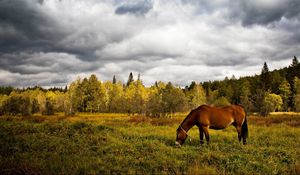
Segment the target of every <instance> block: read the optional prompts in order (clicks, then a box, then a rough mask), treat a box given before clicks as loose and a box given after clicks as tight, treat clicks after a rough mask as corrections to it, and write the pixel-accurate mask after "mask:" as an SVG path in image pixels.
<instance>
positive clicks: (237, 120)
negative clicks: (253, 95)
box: [175, 105, 248, 146]
mask: <svg viewBox="0 0 300 175" xmlns="http://www.w3.org/2000/svg"><path fill="white" fill-rule="evenodd" d="M194 125H196V126H198V128H199V134H200V144H203V143H204V141H203V133H204V134H205V138H206V141H207V144H209V133H208V129H209V128H211V129H225V128H226V127H228V126H230V125H233V126H235V128H236V130H237V133H238V139H239V141H241V139H242V138H243V144H244V145H245V144H246V138H247V137H248V126H247V120H246V113H245V110H244V108H243V107H241V106H238V105H231V106H227V107H223V108H218V107H213V106H208V105H202V106H199V107H198V108H197V109H194V110H192V111H191V112H190V113H189V115H188V116H187V117H186V118H185V119H184V120H183V122H182V123H181V124H180V125H179V127H178V129H177V137H176V142H175V144H176V146H181V145H182V144H183V143H184V141H185V140H186V138H187V137H188V134H187V132H188V130H189V129H191V128H192V127H193V126H194Z"/></svg>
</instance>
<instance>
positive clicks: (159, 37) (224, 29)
mask: <svg viewBox="0 0 300 175" xmlns="http://www.w3.org/2000/svg"><path fill="white" fill-rule="evenodd" d="M299 28H300V2H299V1H297V0H288V1H284V2H281V1H278V0H276V1H269V0H257V1H251V2H248V1H239V2H235V1H232V0H227V1H213V2H212V1H206V0H201V1H194V0H176V1H159V0H139V1H119V0H105V1H101V2H99V1H95V0H85V1H84V0H77V1H74V0H53V1H44V0H18V1H10V0H4V1H2V2H1V3H0V80H1V81H0V86H13V87H34V86H41V87H48V88H51V87H64V86H66V85H68V84H69V83H70V82H72V81H74V80H76V79H77V77H81V78H84V77H88V76H90V75H91V74H95V75H96V76H97V77H98V79H100V80H102V81H111V80H112V77H113V75H115V76H116V78H117V80H118V81H121V82H122V83H125V82H126V81H127V78H128V75H129V73H130V72H132V73H133V74H134V78H135V79H136V77H137V75H138V74H140V75H141V79H142V80H143V83H144V84H145V85H146V86H150V85H153V84H154V83H155V81H162V82H172V83H173V84H174V85H176V86H181V87H184V86H187V85H189V84H190V83H191V82H192V81H195V82H206V81H219V80H223V79H224V78H225V77H229V78H230V77H232V75H234V76H235V77H236V78H237V79H238V78H240V77H245V76H255V75H257V74H260V73H261V69H262V65H263V63H264V62H267V64H268V66H269V70H275V69H280V68H283V67H288V66H289V65H290V64H291V61H292V58H293V57H294V56H299V55H300V32H299Z"/></svg>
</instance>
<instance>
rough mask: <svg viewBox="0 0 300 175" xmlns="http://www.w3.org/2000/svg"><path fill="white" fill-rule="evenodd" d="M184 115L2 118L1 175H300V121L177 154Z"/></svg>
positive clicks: (252, 124)
mask: <svg viewBox="0 0 300 175" xmlns="http://www.w3.org/2000/svg"><path fill="white" fill-rule="evenodd" d="M183 118H184V115H183V114H181V115H177V116H174V117H172V118H163V119H151V118H147V117H141V116H134V117H133V116H127V115H125V114H79V115H78V116H75V117H64V116H62V115H56V116H47V117H45V116H34V117H30V118H26V117H4V116H2V117H0V174H300V149H299V148H300V115H297V114H280V115H275V114H274V115H272V116H270V117H267V118H261V117H255V116H250V117H249V120H248V121H249V124H248V126H249V132H250V133H249V138H248V145H246V146H243V145H242V144H241V143H238V141H237V134H236V131H235V128H234V127H229V128H227V129H225V130H221V131H215V130H210V134H211V144H210V145H206V144H205V145H202V146H200V145H199V136H198V129H197V128H196V127H194V128H192V129H191V130H190V131H189V134H190V136H191V139H192V140H191V141H187V142H186V143H185V144H184V146H183V147H181V148H175V147H174V141H175V131H176V129H177V127H178V125H179V124H180V122H181V121H182V120H183Z"/></svg>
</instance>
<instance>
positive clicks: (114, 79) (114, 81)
mask: <svg viewBox="0 0 300 175" xmlns="http://www.w3.org/2000/svg"><path fill="white" fill-rule="evenodd" d="M112 83H113V84H116V83H117V79H116V76H115V75H114V76H113V81H112Z"/></svg>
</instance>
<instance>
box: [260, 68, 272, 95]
mask: <svg viewBox="0 0 300 175" xmlns="http://www.w3.org/2000/svg"><path fill="white" fill-rule="evenodd" d="M270 82H271V81H270V73H269V68H268V65H267V63H266V62H265V63H264V66H263V68H262V71H261V75H260V84H261V88H262V89H263V90H265V91H267V90H269V88H270Z"/></svg>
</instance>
